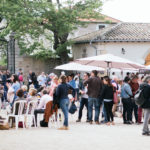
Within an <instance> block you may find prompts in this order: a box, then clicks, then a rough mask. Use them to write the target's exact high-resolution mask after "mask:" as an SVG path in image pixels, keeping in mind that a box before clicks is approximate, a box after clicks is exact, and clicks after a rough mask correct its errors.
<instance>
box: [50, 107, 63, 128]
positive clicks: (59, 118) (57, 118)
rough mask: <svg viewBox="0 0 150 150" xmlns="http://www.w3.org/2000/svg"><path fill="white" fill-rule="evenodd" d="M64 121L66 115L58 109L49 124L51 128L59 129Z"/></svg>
mask: <svg viewBox="0 0 150 150" xmlns="http://www.w3.org/2000/svg"><path fill="white" fill-rule="evenodd" d="M63 121H64V115H63V112H62V110H61V109H58V111H57V113H56V112H55V113H54V114H53V115H52V116H51V117H50V118H49V123H48V126H49V128H50V127H52V126H55V127H57V128H59V127H60V126H61V125H62V124H63Z"/></svg>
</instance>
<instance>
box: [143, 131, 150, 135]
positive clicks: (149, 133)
mask: <svg viewBox="0 0 150 150" xmlns="http://www.w3.org/2000/svg"><path fill="white" fill-rule="evenodd" d="M142 135H145V136H150V132H143V133H142Z"/></svg>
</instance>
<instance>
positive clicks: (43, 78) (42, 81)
mask: <svg viewBox="0 0 150 150" xmlns="http://www.w3.org/2000/svg"><path fill="white" fill-rule="evenodd" d="M37 80H38V82H39V85H40V86H44V85H46V76H45V73H44V72H42V73H41V75H40V76H39V77H38V79H37Z"/></svg>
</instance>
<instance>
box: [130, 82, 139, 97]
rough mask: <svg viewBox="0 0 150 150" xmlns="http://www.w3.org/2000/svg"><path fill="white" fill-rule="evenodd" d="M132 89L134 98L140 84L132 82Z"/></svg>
mask: <svg viewBox="0 0 150 150" xmlns="http://www.w3.org/2000/svg"><path fill="white" fill-rule="evenodd" d="M130 87H131V90H132V94H133V96H134V95H135V93H136V92H137V90H138V89H139V83H133V82H132V81H131V82H130Z"/></svg>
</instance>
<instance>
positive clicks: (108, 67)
mask: <svg viewBox="0 0 150 150" xmlns="http://www.w3.org/2000/svg"><path fill="white" fill-rule="evenodd" d="M105 62H106V63H107V76H110V65H109V64H110V63H112V62H111V61H105Z"/></svg>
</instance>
